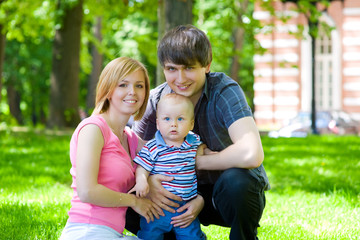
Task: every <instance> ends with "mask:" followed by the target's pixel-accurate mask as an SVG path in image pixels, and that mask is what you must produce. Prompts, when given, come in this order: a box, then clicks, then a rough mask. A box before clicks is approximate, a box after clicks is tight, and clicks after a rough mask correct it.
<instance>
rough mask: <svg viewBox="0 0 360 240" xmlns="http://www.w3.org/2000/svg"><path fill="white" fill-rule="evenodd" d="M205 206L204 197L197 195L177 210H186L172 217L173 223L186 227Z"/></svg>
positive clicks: (175, 225)
mask: <svg viewBox="0 0 360 240" xmlns="http://www.w3.org/2000/svg"><path fill="white" fill-rule="evenodd" d="M203 207H204V198H203V197H202V196H200V195H197V197H196V198H194V199H193V200H191V201H189V202H188V203H186V204H185V205H184V206H182V207H180V208H179V209H177V210H176V211H177V212H183V211H185V210H186V211H185V212H184V213H183V214H181V215H179V216H176V217H173V218H171V220H172V221H171V224H172V225H174V227H180V228H186V227H187V226H189V225H190V224H191V223H192V222H193V221H194V220H195V219H196V218H197V216H198V215H199V214H200V212H201V210H202V209H203Z"/></svg>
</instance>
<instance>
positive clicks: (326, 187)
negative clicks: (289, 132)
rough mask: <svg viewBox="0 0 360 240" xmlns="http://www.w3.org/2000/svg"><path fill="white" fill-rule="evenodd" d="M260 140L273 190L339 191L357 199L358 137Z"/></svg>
mask: <svg viewBox="0 0 360 240" xmlns="http://www.w3.org/2000/svg"><path fill="white" fill-rule="evenodd" d="M262 142H263V146H264V152H265V160H264V166H265V168H266V171H267V173H268V176H269V179H270V184H271V186H272V191H275V192H278V193H281V192H286V193H289V192H291V191H292V190H295V189H298V190H303V191H307V192H316V193H325V194H330V193H334V192H342V193H344V194H345V195H346V196H347V197H348V198H350V199H349V200H350V201H351V202H354V203H355V202H356V201H357V197H358V194H359V192H360V179H359V177H358V173H359V170H360V164H359V163H360V155H359V153H360V151H359V146H360V138H359V137H355V136H347V137H336V136H310V137H307V138H286V139H285V138H279V139H271V138H267V137H263V138H262Z"/></svg>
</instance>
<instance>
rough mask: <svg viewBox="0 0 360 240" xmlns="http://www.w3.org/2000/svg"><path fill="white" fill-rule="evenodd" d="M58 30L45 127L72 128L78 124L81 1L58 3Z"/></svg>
mask: <svg viewBox="0 0 360 240" xmlns="http://www.w3.org/2000/svg"><path fill="white" fill-rule="evenodd" d="M57 4H58V10H59V12H60V13H63V14H61V15H60V16H59V18H60V19H59V20H60V21H59V24H60V28H59V29H57V30H56V33H55V39H54V46H53V57H52V64H53V66H52V72H51V90H50V116H49V121H48V126H49V127H54V126H57V127H74V126H76V125H77V124H78V123H79V121H80V117H79V113H78V110H79V109H78V108H79V73H80V41H81V34H80V33H81V25H82V18H83V0H78V1H77V2H74V3H66V2H63V1H61V0H58V2H57ZM60 10H63V11H60Z"/></svg>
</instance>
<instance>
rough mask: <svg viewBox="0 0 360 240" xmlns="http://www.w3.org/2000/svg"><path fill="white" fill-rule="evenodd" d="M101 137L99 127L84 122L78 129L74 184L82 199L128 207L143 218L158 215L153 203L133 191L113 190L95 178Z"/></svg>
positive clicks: (104, 204)
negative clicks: (80, 128) (129, 192)
mask: <svg viewBox="0 0 360 240" xmlns="http://www.w3.org/2000/svg"><path fill="white" fill-rule="evenodd" d="M103 146H104V138H103V135H102V133H101V131H100V128H99V127H98V126H96V125H94V124H89V125H86V126H84V127H83V128H82V130H81V131H80V132H79V136H78V147H77V154H76V186H77V193H78V196H79V198H80V200H81V201H82V202H86V203H91V204H94V205H97V206H101V207H131V208H133V209H134V210H135V211H137V212H138V213H139V214H141V215H143V216H144V217H145V218H146V219H147V220H150V219H151V220H153V215H155V216H157V217H158V214H157V212H156V210H155V206H154V204H153V203H152V202H151V201H149V200H148V199H143V198H137V197H136V196H134V195H133V194H128V193H120V192H116V191H113V190H111V189H109V188H107V187H105V186H104V185H101V184H99V183H98V182H97V179H98V173H99V164H100V155H101V151H102V148H103Z"/></svg>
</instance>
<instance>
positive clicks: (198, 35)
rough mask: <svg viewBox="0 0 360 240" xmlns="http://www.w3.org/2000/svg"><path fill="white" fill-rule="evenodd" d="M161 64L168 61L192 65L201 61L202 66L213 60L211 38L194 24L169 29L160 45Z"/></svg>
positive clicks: (159, 56)
mask: <svg viewBox="0 0 360 240" xmlns="http://www.w3.org/2000/svg"><path fill="white" fill-rule="evenodd" d="M158 58H159V62H160V64H161V66H163V67H164V65H165V63H166V62H171V63H174V64H179V65H185V66H192V65H194V64H195V63H196V62H199V63H200V64H201V66H202V67H205V66H207V65H209V64H210V63H211V61H212V50H211V44H210V41H209V39H208V38H207V36H206V34H205V33H204V32H203V31H201V30H200V29H198V28H196V27H194V26H192V25H180V26H177V27H175V28H173V29H172V30H170V31H168V32H167V33H166V34H165V35H164V37H163V38H162V39H161V41H160V43H159V46H158Z"/></svg>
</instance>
